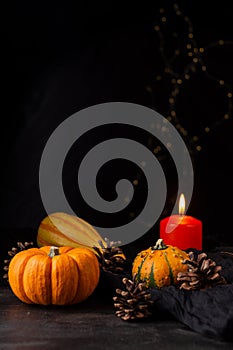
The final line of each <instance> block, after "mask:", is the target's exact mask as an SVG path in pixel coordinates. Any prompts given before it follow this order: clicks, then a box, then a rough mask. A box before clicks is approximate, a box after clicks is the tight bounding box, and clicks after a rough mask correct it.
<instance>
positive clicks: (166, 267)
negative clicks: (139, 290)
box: [132, 239, 189, 288]
mask: <svg viewBox="0 0 233 350" xmlns="http://www.w3.org/2000/svg"><path fill="white" fill-rule="evenodd" d="M184 259H189V255H188V254H187V253H186V252H185V251H183V250H181V249H179V248H177V247H173V246H171V245H165V244H164V242H163V240H162V239H159V240H158V241H157V243H156V245H155V246H154V247H150V248H148V249H146V250H143V251H141V252H140V253H139V254H137V256H136V258H135V259H134V261H133V266H132V275H133V276H134V275H136V280H137V281H144V282H145V283H146V285H147V287H157V288H162V287H164V286H169V285H177V284H178V281H177V274H178V273H179V272H181V271H182V272H185V271H187V270H188V267H187V265H186V264H183V263H182V261H183V260H184Z"/></svg>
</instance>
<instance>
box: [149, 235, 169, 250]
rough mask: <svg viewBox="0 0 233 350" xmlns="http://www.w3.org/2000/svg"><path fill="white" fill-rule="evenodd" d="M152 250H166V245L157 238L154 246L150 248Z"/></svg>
mask: <svg viewBox="0 0 233 350" xmlns="http://www.w3.org/2000/svg"><path fill="white" fill-rule="evenodd" d="M151 249H153V250H162V249H167V246H166V244H165V243H164V241H163V239H162V238H159V239H158V240H157V242H156V244H155V245H154V246H153V247H152V248H151Z"/></svg>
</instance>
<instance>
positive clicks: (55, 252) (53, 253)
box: [48, 246, 60, 258]
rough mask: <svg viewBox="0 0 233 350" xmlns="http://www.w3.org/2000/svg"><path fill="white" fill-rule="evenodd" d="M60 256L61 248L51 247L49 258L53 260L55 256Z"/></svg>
mask: <svg viewBox="0 0 233 350" xmlns="http://www.w3.org/2000/svg"><path fill="white" fill-rule="evenodd" d="M59 254H60V253H59V248H58V247H54V246H52V247H50V251H49V254H48V256H49V257H50V258H53V257H54V256H55V255H59Z"/></svg>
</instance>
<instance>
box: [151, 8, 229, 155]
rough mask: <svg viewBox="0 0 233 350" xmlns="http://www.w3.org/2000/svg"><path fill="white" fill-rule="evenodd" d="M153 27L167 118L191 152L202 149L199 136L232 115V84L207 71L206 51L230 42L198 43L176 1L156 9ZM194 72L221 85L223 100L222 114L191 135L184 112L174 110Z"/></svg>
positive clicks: (195, 74) (157, 82)
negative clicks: (183, 122)
mask: <svg viewBox="0 0 233 350" xmlns="http://www.w3.org/2000/svg"><path fill="white" fill-rule="evenodd" d="M169 24H170V27H169ZM154 30H155V31H156V33H157V35H158V38H159V41H160V45H159V52H160V55H161V58H162V61H163V70H162V71H161V72H160V73H159V74H158V75H157V76H156V78H155V84H157V85H158V84H160V86H162V84H166V90H167V103H166V106H167V111H166V118H167V120H169V121H170V122H171V123H172V124H173V125H174V126H175V127H176V129H177V130H178V131H179V133H180V134H181V136H182V137H183V139H184V140H185V142H186V144H187V146H188V147H189V149H190V152H191V154H196V153H198V152H200V151H201V150H202V148H203V145H202V140H203V139H204V138H205V136H206V135H207V134H209V133H210V132H211V131H213V130H215V129H216V128H217V127H218V126H220V125H222V123H224V122H226V121H228V120H229V119H230V118H231V117H232V109H233V102H232V96H233V94H232V88H231V86H230V84H229V83H227V82H226V81H225V79H223V78H221V77H220V78H219V77H215V76H214V75H213V74H211V73H210V70H209V69H208V60H207V54H208V53H210V51H211V50H213V49H218V50H221V49H223V47H227V46H228V47H229V46H231V47H233V42H232V41H224V40H217V41H215V42H211V43H209V44H208V45H206V46H203V47H202V46H201V47H200V46H199V45H198V43H197V40H196V38H195V33H194V28H193V25H192V22H191V20H190V18H189V17H188V16H187V15H185V14H184V13H183V12H182V11H181V10H180V7H179V5H178V4H177V3H174V4H173V5H172V6H170V5H169V7H168V8H165V7H162V8H160V9H159V11H158V13H157V17H156V20H155V23H154ZM180 30H182V35H180V33H179V31H180ZM171 39H172V40H171ZM197 75H198V76H201V77H202V79H206V80H207V79H208V80H209V81H210V82H211V83H212V84H213V85H216V88H219V89H221V93H220V94H219V96H221V97H220V98H223V99H224V100H225V101H222V102H223V103H222V104H223V108H222V111H221V116H220V117H219V118H218V119H217V120H216V119H215V121H212V122H211V123H210V124H208V125H204V126H203V127H200V128H199V131H198V134H194V135H191V134H190V132H189V131H188V129H187V128H186V127H184V126H183V125H182V123H181V121H180V120H181V119H182V120H183V118H184V116H182V115H181V114H180V111H178V110H177V101H178V98H180V95H181V92H183V91H184V89H186V87H187V83H188V82H189V83H190V80H191V79H192V78H194V77H197ZM147 91H148V92H149V93H150V94H152V95H153V94H154V89H153V87H152V86H147ZM152 98H153V97H152ZM160 151H161V148H160V147H156V148H155V149H154V153H156V154H157V153H159V152H160Z"/></svg>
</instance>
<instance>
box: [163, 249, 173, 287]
mask: <svg viewBox="0 0 233 350" xmlns="http://www.w3.org/2000/svg"><path fill="white" fill-rule="evenodd" d="M163 255H164V258H165V260H166V263H167V265H168V269H169V277H170V281H171V284H174V275H173V271H172V267H171V264H170V262H169V260H168V257H167V253H166V252H164V254H163Z"/></svg>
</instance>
